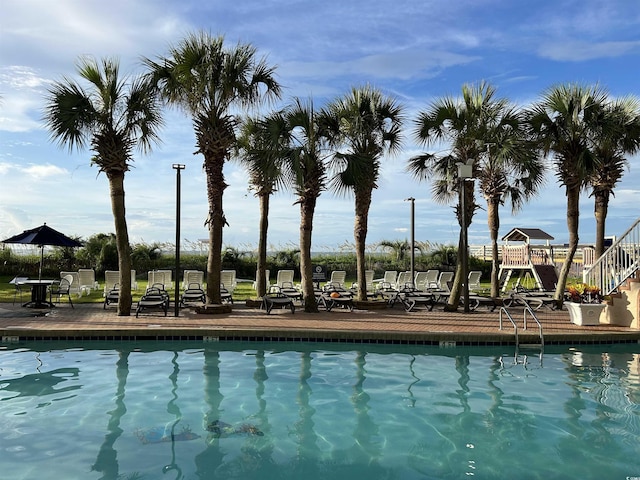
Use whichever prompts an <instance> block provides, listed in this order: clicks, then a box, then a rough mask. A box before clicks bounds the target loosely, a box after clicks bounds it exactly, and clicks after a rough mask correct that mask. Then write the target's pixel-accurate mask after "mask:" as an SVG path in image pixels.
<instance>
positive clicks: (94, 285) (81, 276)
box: [78, 268, 100, 296]
mask: <svg viewBox="0 0 640 480" xmlns="http://www.w3.org/2000/svg"><path fill="white" fill-rule="evenodd" d="M78 282H79V285H80V296H82V295H84V294H85V293H86V294H87V295H91V290H97V289H98V288H99V287H100V286H99V285H98V282H96V272H95V270H93V268H80V269H78Z"/></svg>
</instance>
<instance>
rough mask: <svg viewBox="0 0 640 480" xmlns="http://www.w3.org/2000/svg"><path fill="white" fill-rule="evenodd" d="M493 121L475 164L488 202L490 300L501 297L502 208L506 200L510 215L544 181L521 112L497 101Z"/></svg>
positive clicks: (481, 190)
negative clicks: (500, 249)
mask: <svg viewBox="0 0 640 480" xmlns="http://www.w3.org/2000/svg"><path fill="white" fill-rule="evenodd" d="M496 107H498V108H496V111H495V115H496V116H495V118H494V119H493V121H492V122H491V123H490V124H489V125H488V127H489V128H488V130H487V137H486V141H487V143H486V146H487V148H486V150H485V152H484V153H483V154H481V155H480V156H479V157H478V159H477V162H476V165H477V171H476V177H477V178H478V187H479V190H480V192H481V193H482V196H483V197H484V198H485V200H486V202H487V223H488V226H489V234H490V236H491V260H492V268H491V297H492V298H497V297H498V296H499V295H500V279H499V255H498V231H499V229H500V213H499V209H500V206H501V205H504V203H505V201H507V200H509V201H510V203H511V213H512V214H515V213H517V212H518V210H520V208H522V206H523V204H524V203H525V202H526V201H527V200H529V199H530V198H531V197H533V196H534V195H536V194H537V193H538V191H539V189H540V187H541V186H542V184H543V182H544V178H545V168H544V163H543V161H542V158H541V157H540V155H539V153H538V149H537V148H536V147H535V145H534V144H533V142H531V141H530V140H529V138H528V132H527V126H526V122H525V118H524V115H523V113H522V112H519V111H516V110H515V109H514V108H512V107H510V106H509V105H508V104H507V103H506V101H503V100H498V101H496Z"/></svg>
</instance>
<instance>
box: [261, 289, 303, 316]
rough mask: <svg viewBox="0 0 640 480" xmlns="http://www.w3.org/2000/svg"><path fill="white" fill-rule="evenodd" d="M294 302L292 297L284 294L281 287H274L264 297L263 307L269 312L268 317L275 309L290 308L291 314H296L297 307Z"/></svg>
mask: <svg viewBox="0 0 640 480" xmlns="http://www.w3.org/2000/svg"><path fill="white" fill-rule="evenodd" d="M293 300H294V299H293V298H291V297H290V296H288V295H286V294H284V293H282V291H281V289H280V287H278V286H277V285H272V286H271V287H270V288H269V292H268V293H267V294H266V295H265V296H264V297H262V307H263V308H264V309H265V310H266V311H267V315H269V314H270V313H271V310H273V308H274V307H278V308H289V309H291V313H296V306H295V305H294V303H293Z"/></svg>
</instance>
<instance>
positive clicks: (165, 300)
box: [136, 283, 169, 318]
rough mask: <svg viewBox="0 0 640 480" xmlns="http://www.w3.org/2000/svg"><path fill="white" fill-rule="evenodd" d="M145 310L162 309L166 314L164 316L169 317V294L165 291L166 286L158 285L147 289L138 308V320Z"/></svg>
mask: <svg viewBox="0 0 640 480" xmlns="http://www.w3.org/2000/svg"><path fill="white" fill-rule="evenodd" d="M145 309H160V310H162V311H163V312H164V316H165V317H166V316H167V310H168V309H169V294H168V293H167V291H166V290H165V289H164V285H162V284H160V283H156V284H154V285H153V286H151V287H149V288H147V291H146V292H145V293H144V295H142V298H140V300H139V301H138V308H136V318H138V315H140V312H142V311H143V310H145Z"/></svg>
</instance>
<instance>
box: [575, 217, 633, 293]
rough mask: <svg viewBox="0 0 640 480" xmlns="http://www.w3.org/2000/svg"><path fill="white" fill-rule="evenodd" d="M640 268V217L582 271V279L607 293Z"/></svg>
mask: <svg viewBox="0 0 640 480" xmlns="http://www.w3.org/2000/svg"><path fill="white" fill-rule="evenodd" d="M639 268H640V218H638V219H637V220H636V221H635V223H634V224H633V225H631V227H629V229H628V230H627V231H626V232H624V233H623V234H622V235H621V236H620V238H618V239H617V240H616V241H615V242H614V243H613V245H611V246H610V247H609V248H608V249H607V251H606V252H604V253H603V254H602V256H601V257H600V258H598V259H597V260H596V261H595V262H594V264H593V265H592V266H591V267H590V268H588V269H587V270H585V271H584V273H583V274H582V281H583V282H584V283H586V284H588V285H596V286H597V287H599V288H600V292H602V294H603V295H609V294H610V293H611V292H613V291H614V290H616V289H617V288H618V287H619V286H620V285H622V284H623V283H624V282H625V280H627V278H629V277H631V276H632V275H633V274H634V273H635V272H636V271H637V270H638V269H639Z"/></svg>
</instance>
